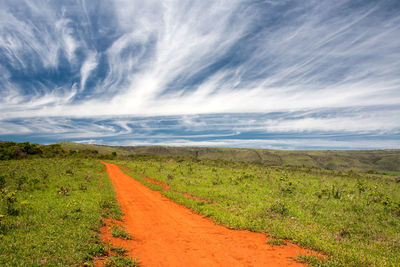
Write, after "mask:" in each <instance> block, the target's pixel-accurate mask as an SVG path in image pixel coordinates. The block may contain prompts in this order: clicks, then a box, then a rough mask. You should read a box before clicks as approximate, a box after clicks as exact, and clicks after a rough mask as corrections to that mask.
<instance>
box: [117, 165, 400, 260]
mask: <svg viewBox="0 0 400 267" xmlns="http://www.w3.org/2000/svg"><path fill="white" fill-rule="evenodd" d="M119 163H121V164H123V165H126V166H127V167H128V168H129V169H130V170H131V171H127V173H128V174H130V175H131V176H133V177H135V178H136V179H138V180H139V181H141V182H143V183H144V184H146V185H148V186H150V187H152V188H153V189H156V190H161V188H160V186H156V185H152V184H150V183H148V182H147V181H146V180H145V179H143V177H144V175H141V174H145V175H147V176H149V177H152V178H154V179H156V180H159V181H161V182H163V183H166V184H169V185H170V190H167V191H164V190H162V193H163V194H164V195H166V196H167V197H169V198H171V199H173V200H175V201H177V202H179V203H181V204H183V205H185V206H187V207H189V208H191V209H193V210H195V211H196V212H198V213H200V214H203V215H205V216H209V217H211V218H212V219H213V220H214V221H216V222H218V223H221V224H224V225H227V226H228V227H230V228H233V229H249V230H252V231H257V232H265V233H268V234H270V237H272V238H277V239H289V240H291V241H292V242H294V243H297V244H299V245H301V246H303V247H308V248H312V249H315V250H317V251H320V252H322V253H324V254H325V255H327V261H324V263H323V264H324V265H326V266H398V265H400V184H399V183H398V182H396V177H395V176H393V175H383V174H377V173H375V172H370V173H366V172H355V171H334V170H324V169H317V168H303V167H285V166H275V167H273V166H265V165H261V164H250V163H240V162H227V161H207V160H203V161H200V160H197V159H194V160H179V161H168V160H167V159H161V158H159V159H157V158H153V159H152V158H147V159H146V158H137V159H136V160H134V161H121V162H119ZM168 177H173V179H168ZM182 193H189V194H191V195H194V196H198V197H199V198H201V199H207V200H210V201H209V202H200V201H196V200H194V199H190V198H187V197H185V196H183V195H182ZM315 265H318V264H315Z"/></svg>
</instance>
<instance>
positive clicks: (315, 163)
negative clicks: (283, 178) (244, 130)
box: [60, 142, 400, 172]
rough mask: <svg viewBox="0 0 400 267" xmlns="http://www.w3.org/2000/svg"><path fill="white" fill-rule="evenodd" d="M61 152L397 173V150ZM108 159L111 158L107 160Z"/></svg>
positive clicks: (67, 144)
mask: <svg viewBox="0 0 400 267" xmlns="http://www.w3.org/2000/svg"><path fill="white" fill-rule="evenodd" d="M60 145H61V146H62V147H63V148H64V149H68V150H73V151H86V152H87V153H89V152H90V151H96V152H97V153H99V154H104V155H107V156H109V155H112V153H113V152H115V156H116V155H118V157H119V158H120V159H123V158H125V159H135V158H137V157H138V156H143V155H146V156H158V157H160V156H162V157H173V158H176V159H178V160H179V159H186V160H189V159H200V160H228V161H235V162H248V163H260V164H263V165H267V166H296V167H309V168H323V169H331V170H342V171H343V170H346V171H348V170H354V171H370V172H376V171H397V172H400V150H360V151H334V150H331V151H330V150H314V151H313V150H306V151H300V150H296V151H288V150H272V149H246V148H209V147H161V146H135V147H129V146H127V147H113V146H100V145H88V144H77V143H72V142H62V143H60ZM111 158H112V156H111Z"/></svg>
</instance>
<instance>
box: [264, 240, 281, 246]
mask: <svg viewBox="0 0 400 267" xmlns="http://www.w3.org/2000/svg"><path fill="white" fill-rule="evenodd" d="M265 243H266V244H268V245H270V246H286V242H285V241H284V240H282V239H270V240H267V242H265Z"/></svg>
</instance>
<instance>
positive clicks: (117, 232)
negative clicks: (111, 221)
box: [111, 225, 132, 240]
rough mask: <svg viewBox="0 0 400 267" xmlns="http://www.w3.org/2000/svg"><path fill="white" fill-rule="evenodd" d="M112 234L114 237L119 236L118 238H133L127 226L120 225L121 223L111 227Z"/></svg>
mask: <svg viewBox="0 0 400 267" xmlns="http://www.w3.org/2000/svg"><path fill="white" fill-rule="evenodd" d="M111 235H112V236H113V237H118V238H122V239H125V240H131V239H132V236H131V235H130V234H129V233H128V232H127V231H126V230H125V228H124V227H122V226H119V225H113V226H112V227H111Z"/></svg>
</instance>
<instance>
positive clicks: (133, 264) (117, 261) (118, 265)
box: [104, 256, 140, 267]
mask: <svg viewBox="0 0 400 267" xmlns="http://www.w3.org/2000/svg"><path fill="white" fill-rule="evenodd" d="M104 266H105V267H138V266H140V265H139V260H137V259H134V260H132V259H130V258H125V257H122V256H111V257H110V259H109V260H108V261H106V262H105V263H104Z"/></svg>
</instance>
